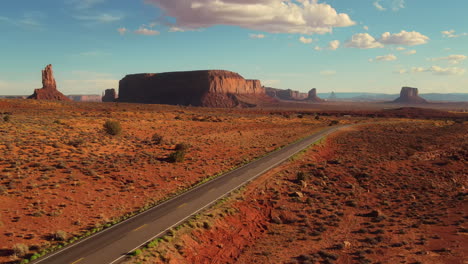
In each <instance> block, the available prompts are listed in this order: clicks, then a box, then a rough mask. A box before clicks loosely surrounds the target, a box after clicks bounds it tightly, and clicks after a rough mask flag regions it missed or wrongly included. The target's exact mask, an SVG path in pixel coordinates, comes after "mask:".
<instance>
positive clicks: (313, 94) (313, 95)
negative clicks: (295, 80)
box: [306, 88, 324, 102]
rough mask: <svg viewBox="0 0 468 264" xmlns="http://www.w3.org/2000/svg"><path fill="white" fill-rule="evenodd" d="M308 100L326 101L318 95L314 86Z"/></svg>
mask: <svg viewBox="0 0 468 264" xmlns="http://www.w3.org/2000/svg"><path fill="white" fill-rule="evenodd" d="M306 100H307V101H310V102H323V101H324V100H323V99H321V98H320V97H318V96H317V89H316V88H312V90H310V91H309V95H308V96H307V99H306Z"/></svg>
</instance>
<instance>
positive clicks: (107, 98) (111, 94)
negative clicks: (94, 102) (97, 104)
mask: <svg viewBox="0 0 468 264" xmlns="http://www.w3.org/2000/svg"><path fill="white" fill-rule="evenodd" d="M116 99H117V93H116V92H115V89H114V88H112V89H106V90H105V92H104V95H103V96H102V101H103V102H115V100H116Z"/></svg>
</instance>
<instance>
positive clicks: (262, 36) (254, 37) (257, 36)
mask: <svg viewBox="0 0 468 264" xmlns="http://www.w3.org/2000/svg"><path fill="white" fill-rule="evenodd" d="M249 37H250V38H251V39H263V38H265V35H264V34H249Z"/></svg>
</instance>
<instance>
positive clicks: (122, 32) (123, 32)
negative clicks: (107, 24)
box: [117, 27, 128, 35]
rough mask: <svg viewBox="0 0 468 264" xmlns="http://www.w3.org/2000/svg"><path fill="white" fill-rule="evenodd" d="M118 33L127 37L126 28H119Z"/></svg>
mask: <svg viewBox="0 0 468 264" xmlns="http://www.w3.org/2000/svg"><path fill="white" fill-rule="evenodd" d="M117 31H118V32H119V33H120V35H125V33H127V31H128V30H127V29H126V28H124V27H121V28H118V29H117Z"/></svg>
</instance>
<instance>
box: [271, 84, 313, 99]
mask: <svg viewBox="0 0 468 264" xmlns="http://www.w3.org/2000/svg"><path fill="white" fill-rule="evenodd" d="M265 89H266V93H267V95H269V96H270V97H273V98H278V99H281V100H296V101H297V100H304V99H306V98H307V96H308V94H307V93H301V92H299V91H294V90H291V89H287V90H284V89H278V88H271V87H266V88H265Z"/></svg>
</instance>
